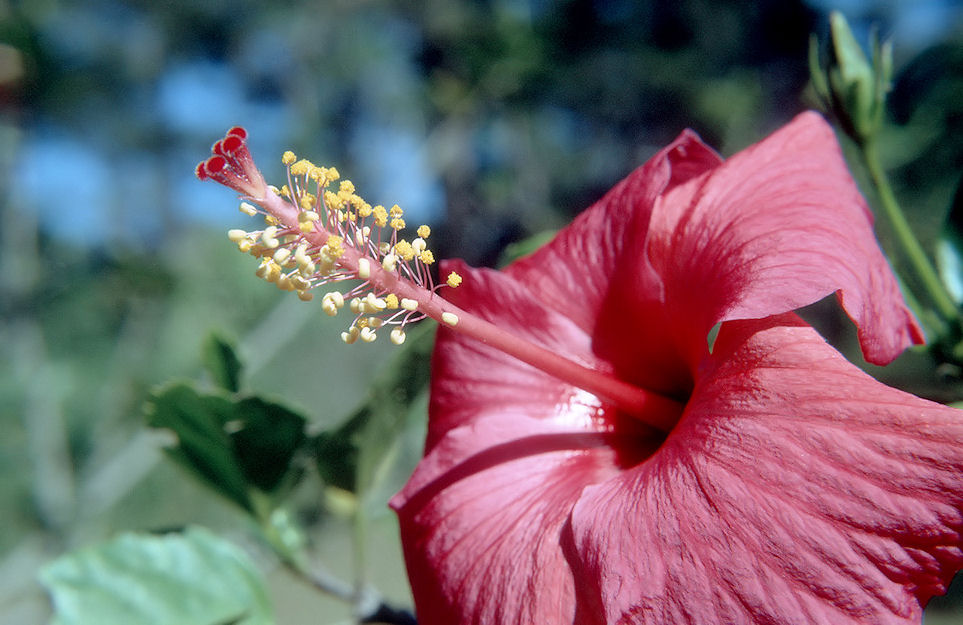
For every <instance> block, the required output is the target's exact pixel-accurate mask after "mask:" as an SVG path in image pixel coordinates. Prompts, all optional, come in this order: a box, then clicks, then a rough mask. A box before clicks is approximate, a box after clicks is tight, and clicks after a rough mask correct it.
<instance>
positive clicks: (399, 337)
mask: <svg viewBox="0 0 963 625" xmlns="http://www.w3.org/2000/svg"><path fill="white" fill-rule="evenodd" d="M389 338H390V339H391V342H392V343H393V344H395V345H401V344H402V343H404V342H405V338H406V337H405V331H404V330H402V329H401V328H395V329H394V330H392V331H391V335H390V336H389Z"/></svg>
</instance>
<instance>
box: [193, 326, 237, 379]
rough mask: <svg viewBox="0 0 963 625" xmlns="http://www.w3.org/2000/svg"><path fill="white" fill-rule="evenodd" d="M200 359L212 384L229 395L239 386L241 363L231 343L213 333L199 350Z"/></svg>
mask: <svg viewBox="0 0 963 625" xmlns="http://www.w3.org/2000/svg"><path fill="white" fill-rule="evenodd" d="M201 358H202V360H203V361H204V366H205V367H206V368H207V370H208V372H209V373H210V374H211V377H212V378H213V379H214V383H215V384H217V385H218V386H220V387H221V388H223V389H224V390H226V391H230V392H231V393H236V392H238V391H239V390H240V386H241V361H240V359H239V358H238V357H237V353H236V350H235V346H234V343H233V341H230V340H228V339H227V338H226V337H224V336H222V335H220V334H218V333H216V332H214V333H211V334H210V335H208V337H207V339H206V340H205V341H204V346H203V348H202V349H201Z"/></svg>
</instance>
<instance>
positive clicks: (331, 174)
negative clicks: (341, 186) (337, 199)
mask: <svg viewBox="0 0 963 625" xmlns="http://www.w3.org/2000/svg"><path fill="white" fill-rule="evenodd" d="M340 177H341V174H340V173H338V168H337V167H328V172H327V178H328V183H332V182H334V181H335V180H337V179H338V178H340Z"/></svg>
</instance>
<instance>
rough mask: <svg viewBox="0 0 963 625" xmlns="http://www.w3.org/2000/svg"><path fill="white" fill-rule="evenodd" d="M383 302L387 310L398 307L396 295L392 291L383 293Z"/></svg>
mask: <svg viewBox="0 0 963 625" xmlns="http://www.w3.org/2000/svg"><path fill="white" fill-rule="evenodd" d="M385 304H386V305H387V306H388V309H389V310H394V309H396V308H398V296H397V295H395V294H394V293H388V294H387V295H385Z"/></svg>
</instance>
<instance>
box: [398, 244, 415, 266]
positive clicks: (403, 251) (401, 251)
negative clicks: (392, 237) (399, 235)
mask: <svg viewBox="0 0 963 625" xmlns="http://www.w3.org/2000/svg"><path fill="white" fill-rule="evenodd" d="M395 254H397V255H398V256H400V257H401V258H402V259H404V260H406V261H408V260H411V259H412V258H414V257H415V250H414V248H412V247H411V243H408V242H407V241H405V240H404V239H402V240H400V241H398V242H397V243H395Z"/></svg>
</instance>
